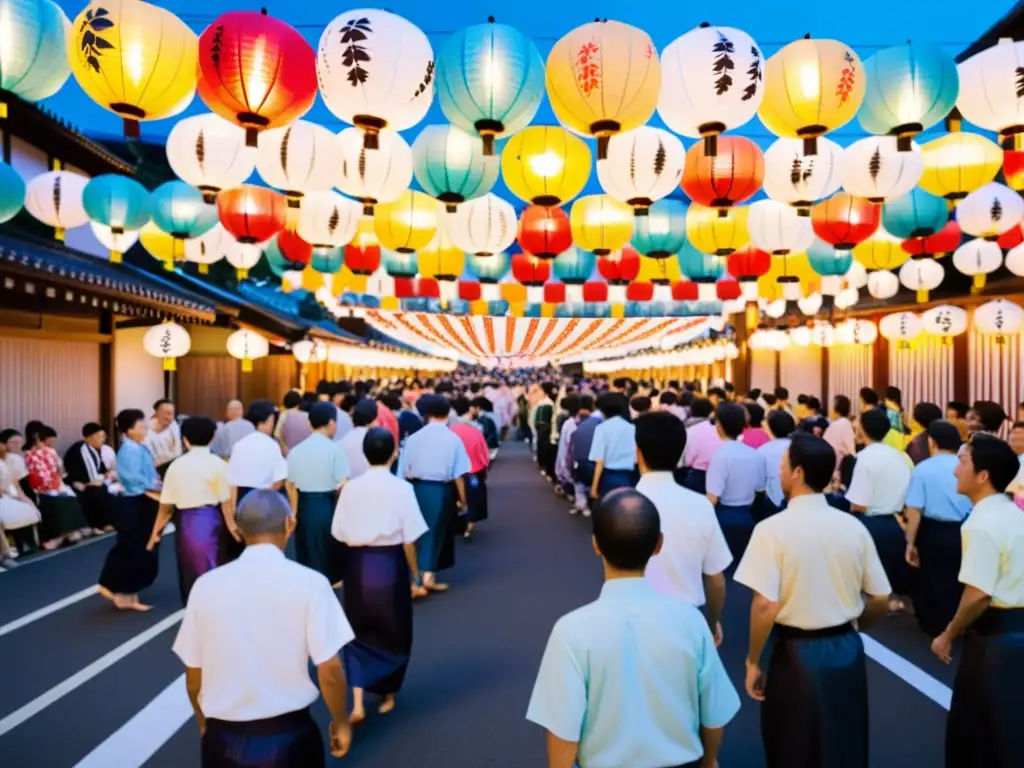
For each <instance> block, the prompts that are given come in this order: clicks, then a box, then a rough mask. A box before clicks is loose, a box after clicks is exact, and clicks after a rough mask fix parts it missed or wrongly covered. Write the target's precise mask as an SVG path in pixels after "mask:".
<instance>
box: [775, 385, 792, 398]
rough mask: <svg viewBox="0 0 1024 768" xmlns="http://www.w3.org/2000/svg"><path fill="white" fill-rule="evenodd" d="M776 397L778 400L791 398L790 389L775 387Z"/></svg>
mask: <svg viewBox="0 0 1024 768" xmlns="http://www.w3.org/2000/svg"><path fill="white" fill-rule="evenodd" d="M775 399H776V400H789V390H788V389H786V388H785V387H776V388H775Z"/></svg>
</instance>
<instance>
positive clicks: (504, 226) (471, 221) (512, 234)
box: [448, 193, 516, 256]
mask: <svg viewBox="0 0 1024 768" xmlns="http://www.w3.org/2000/svg"><path fill="white" fill-rule="evenodd" d="M448 233H449V236H450V237H451V239H452V242H453V243H454V244H455V245H456V246H458V247H459V248H461V249H462V250H463V251H465V252H466V253H469V254H473V255H476V256H491V255H493V254H497V253H501V252H502V251H504V250H505V249H506V248H508V247H509V246H511V245H512V243H513V242H515V239H516V211H515V208H513V207H512V205H511V204H510V203H508V202H507V201H505V200H502V199H501V198H500V197H498V196H497V195H492V194H490V193H488V194H486V195H484V196H483V197H479V198H477V199H475V200H470V201H468V202H466V203H463V204H462V205H460V206H459V207H458V209H457V210H456V211H455V213H451V214H448Z"/></svg>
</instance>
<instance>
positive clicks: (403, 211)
mask: <svg viewBox="0 0 1024 768" xmlns="http://www.w3.org/2000/svg"><path fill="white" fill-rule="evenodd" d="M513 220H514V215H513ZM373 230H374V232H376V233H377V239H378V240H379V241H380V244H381V245H382V246H384V247H385V248H387V249H388V250H391V251H398V252H399V253H412V252H414V251H418V250H419V249H420V248H422V247H424V246H425V245H426V244H427V243H429V242H430V241H431V240H433V239H434V233H435V232H437V202H436V201H435V200H434V198H432V197H430V195H427V194H424V193H423V192H416V191H414V190H411V189H409V190H406V191H405V192H403V193H402V194H401V195H400V196H399V197H398V199H397V200H394V201H392V202H390V203H384V204H381V205H378V206H377V208H376V212H375V215H374V224H373ZM512 231H513V232H515V227H512Z"/></svg>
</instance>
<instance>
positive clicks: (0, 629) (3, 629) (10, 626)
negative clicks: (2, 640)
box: [0, 585, 96, 637]
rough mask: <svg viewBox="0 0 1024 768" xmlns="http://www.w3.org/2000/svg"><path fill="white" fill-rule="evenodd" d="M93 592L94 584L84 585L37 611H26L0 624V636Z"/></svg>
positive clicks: (80, 599) (94, 592)
mask: <svg viewBox="0 0 1024 768" xmlns="http://www.w3.org/2000/svg"><path fill="white" fill-rule="evenodd" d="M95 594H96V585H93V586H91V587H86V588H85V589H83V590H81V591H80V592H75V594H73V595H68V596H67V597H65V598H64V599H63V600H58V601H57V602H55V603H50V604H49V605H46V606H43V607H42V608H40V609H39V610H38V611H32V613H27V614H25V615H24V616H22V617H21V618H20V619H15V620H14V621H11V622H8V623H7V624H4V625H3V626H0V637H3V636H4V635H9V634H10V633H11V632H13V631H14V630H16V629H21V628H22V627H24V626H27V625H29V624H31V623H32V622H33V621H39V619H42V618H45V617H47V616H49V615H50V614H51V613H56V612H57V611H59V610H61V609H62V608H67V607H68V606H69V605H74V604H75V603H78V602H81V601H82V600H85V599H86V598H87V597H92V596H93V595H95Z"/></svg>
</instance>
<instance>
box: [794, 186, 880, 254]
mask: <svg viewBox="0 0 1024 768" xmlns="http://www.w3.org/2000/svg"><path fill="white" fill-rule="evenodd" d="M881 214H882V211H881V208H879V207H878V206H877V205H873V204H872V203H870V202H869V201H868V200H866V199H864V198H863V197H854V196H853V195H850V194H847V193H846V192H840V193H839V194H837V195H833V196H832V197H830V198H829V199H828V200H823V201H821V202H820V203H817V204H816V205H815V206H814V207H813V208H812V209H811V225H812V226H813V228H814V234H816V235H817V236H818V237H820V238H821V239H822V240H824V241H825V242H826V243H829V244H830V245H834V246H835V247H836V248H837V249H838V250H841V251H849V250H852V249H853V247H854V246H855V245H857V244H858V243H862V242H864V241H865V240H867V239H868V238H869V237H871V235H873V234H874V233H875V230H877V229H878V224H879V222H880V221H881V218H882V216H881Z"/></svg>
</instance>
